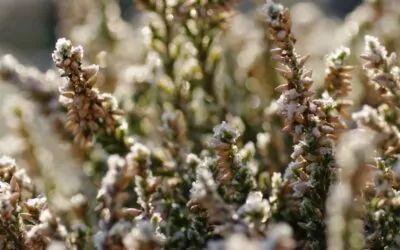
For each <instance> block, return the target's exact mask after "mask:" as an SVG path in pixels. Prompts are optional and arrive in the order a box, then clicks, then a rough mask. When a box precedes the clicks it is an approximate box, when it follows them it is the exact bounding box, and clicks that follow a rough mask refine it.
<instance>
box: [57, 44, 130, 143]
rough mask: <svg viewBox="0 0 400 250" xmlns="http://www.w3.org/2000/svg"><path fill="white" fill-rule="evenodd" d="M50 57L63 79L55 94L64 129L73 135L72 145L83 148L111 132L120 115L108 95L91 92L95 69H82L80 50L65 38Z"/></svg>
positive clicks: (113, 100) (81, 49)
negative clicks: (64, 111) (63, 110)
mask: <svg viewBox="0 0 400 250" xmlns="http://www.w3.org/2000/svg"><path fill="white" fill-rule="evenodd" d="M52 57H53V61H54V63H55V64H56V66H57V67H58V68H59V69H60V72H61V76H63V77H65V78H66V79H67V83H66V84H65V85H63V86H60V89H59V91H60V93H61V95H62V97H63V98H64V100H65V104H66V106H67V108H68V114H67V124H66V127H67V129H69V130H70V131H71V132H72V133H73V134H74V135H75V141H76V142H77V143H79V144H80V146H81V147H84V146H86V145H88V144H89V143H90V142H91V141H92V138H93V136H95V135H97V134H110V133H111V132H113V131H114V130H115V128H116V125H117V117H118V116H121V115H122V113H123V112H122V111H121V110H119V109H118V105H117V101H116V100H115V98H114V97H113V96H112V95H110V94H106V93H99V91H98V90H97V89H96V88H93V86H94V84H95V83H96V76H97V73H98V71H99V67H98V66H97V65H90V66H86V67H83V66H82V60H83V48H82V47H81V46H73V45H72V43H71V41H69V40H67V39H65V38H61V39H59V40H58V41H57V43H56V48H55V50H54V52H53V54H52ZM60 99H61V98H60Z"/></svg>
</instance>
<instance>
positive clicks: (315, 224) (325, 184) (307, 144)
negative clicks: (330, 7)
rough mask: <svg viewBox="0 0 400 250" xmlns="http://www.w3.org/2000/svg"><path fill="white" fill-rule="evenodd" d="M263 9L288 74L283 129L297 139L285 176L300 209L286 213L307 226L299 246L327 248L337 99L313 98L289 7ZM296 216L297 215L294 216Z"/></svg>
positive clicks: (268, 5) (276, 53) (283, 73)
mask: <svg viewBox="0 0 400 250" xmlns="http://www.w3.org/2000/svg"><path fill="white" fill-rule="evenodd" d="M264 10H265V13H266V16H267V17H266V22H267V24H268V26H269V30H270V35H271V38H272V39H273V40H274V42H275V44H276V45H277V48H275V49H272V53H273V54H274V58H275V59H276V61H278V62H279V63H280V64H281V68H280V69H278V73H280V74H281V76H282V77H283V78H284V79H285V80H286V83H284V84H282V85H280V86H278V87H277V89H276V90H277V91H279V92H282V94H281V96H280V98H279V100H278V114H280V115H281V116H282V117H283V118H284V120H285V122H284V123H285V124H284V125H285V127H284V128H283V130H284V131H287V132H290V133H291V134H292V135H293V137H294V143H295V145H294V147H293V149H294V151H293V153H292V154H291V158H292V162H291V163H290V164H289V166H288V168H287V170H286V173H285V178H286V180H285V181H286V182H287V183H288V185H290V186H291V187H292V194H291V197H292V199H293V200H294V201H295V202H296V203H297V204H298V205H297V206H298V209H294V210H293V211H291V212H292V213H293V214H291V216H288V217H287V218H288V220H293V221H291V223H293V224H297V225H298V226H299V228H298V229H296V231H303V230H304V232H303V233H304V234H306V235H307V237H306V238H305V239H302V241H301V242H300V243H299V245H300V248H310V249H325V248H326V238H325V234H324V231H325V227H326V225H325V213H326V210H325V204H326V199H327V197H328V193H329V189H330V186H331V184H332V183H333V182H334V180H335V175H334V172H335V170H336V169H337V167H336V165H335V161H334V157H333V155H334V151H335V139H336V137H337V132H338V131H337V130H336V129H337V128H339V127H341V125H340V123H339V121H338V117H337V115H336V116H334V114H333V113H331V112H330V111H331V110H332V109H334V108H335V107H336V105H337V104H336V102H335V101H334V100H333V99H332V98H331V97H329V98H324V99H316V98H315V92H314V91H312V90H311V85H312V84H313V80H312V78H311V76H312V72H311V71H310V70H308V69H306V68H305V67H304V65H305V63H306V61H307V59H308V56H300V55H298V54H297V53H296V51H295V43H296V38H295V37H294V35H293V33H292V24H291V17H290V14H289V10H288V9H287V8H284V7H283V6H282V5H280V4H277V3H274V2H273V1H271V0H267V2H266V4H265V5H264ZM344 55H346V54H339V57H340V56H344ZM336 57H338V56H336ZM340 60H341V58H337V60H336V62H335V63H336V64H338V65H336V66H335V67H338V66H340V65H339V64H340ZM332 62H333V61H332ZM346 77H347V76H346ZM276 216H277V217H280V215H276ZM296 216H299V218H298V219H295V218H296Z"/></svg>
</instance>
